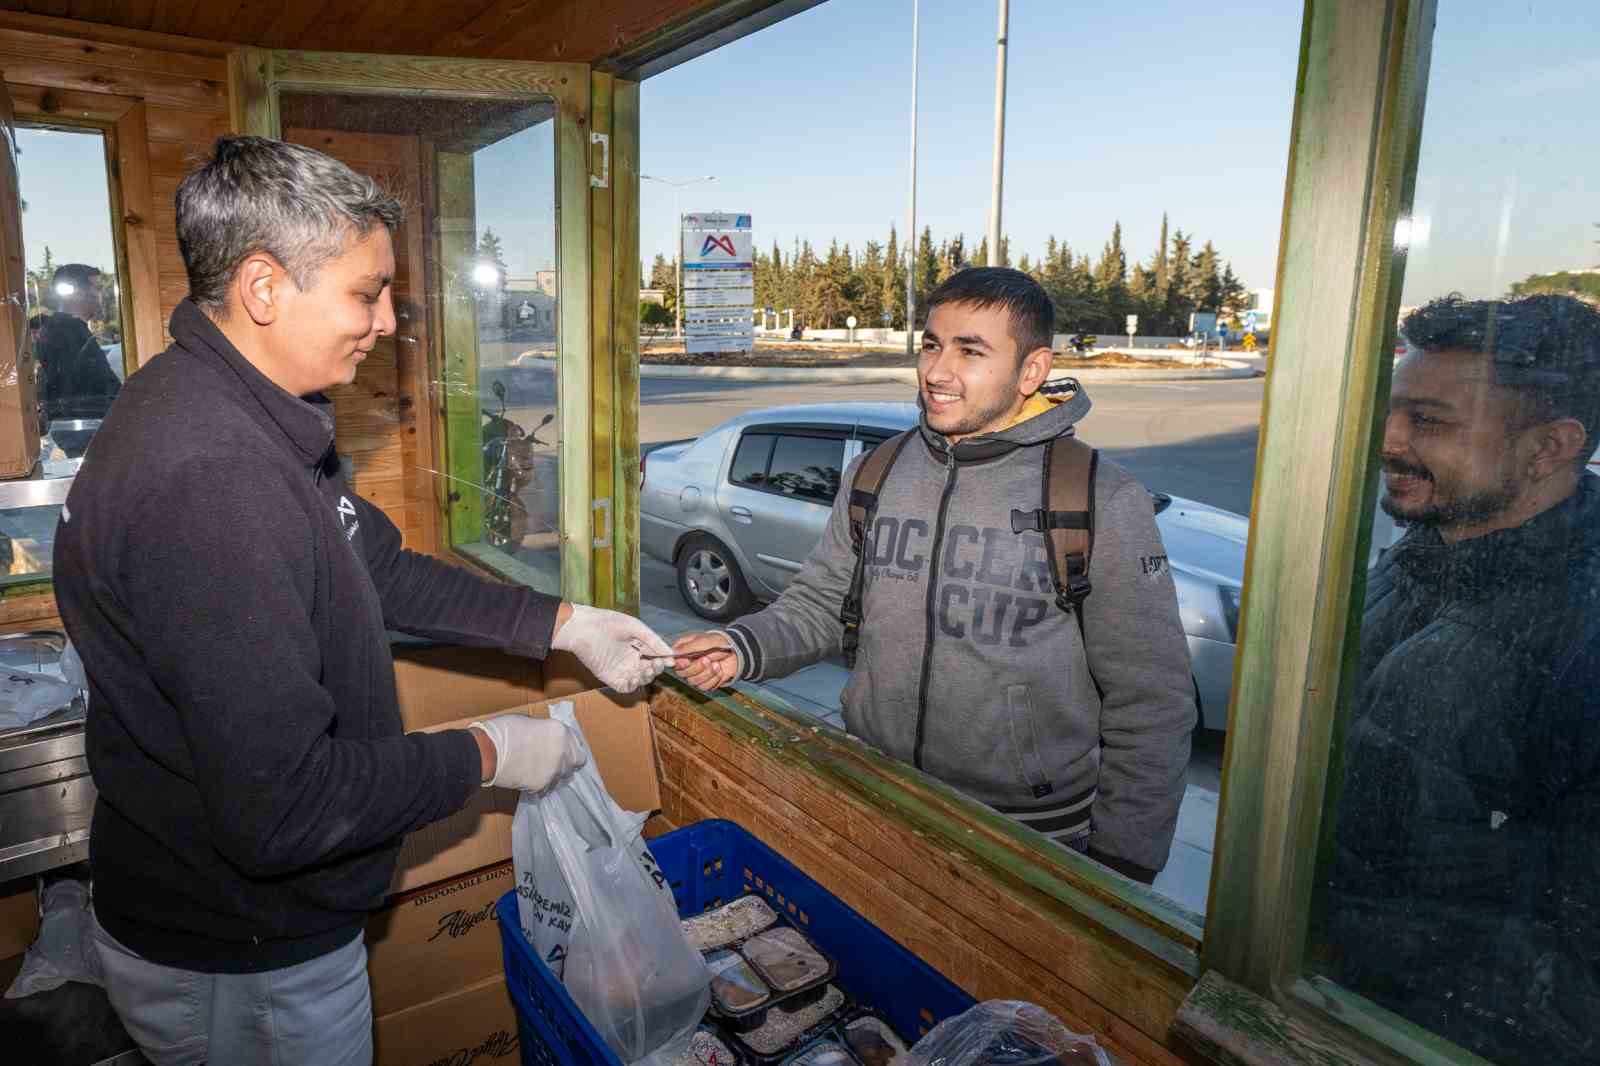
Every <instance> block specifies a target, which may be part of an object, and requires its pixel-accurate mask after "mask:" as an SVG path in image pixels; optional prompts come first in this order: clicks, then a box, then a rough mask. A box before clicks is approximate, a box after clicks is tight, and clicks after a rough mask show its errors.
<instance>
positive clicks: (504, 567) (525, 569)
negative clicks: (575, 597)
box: [455, 541, 561, 594]
mask: <svg viewBox="0 0 1600 1066" xmlns="http://www.w3.org/2000/svg"><path fill="white" fill-rule="evenodd" d="M455 551H456V554H457V555H460V556H461V557H462V558H464V559H466V560H468V561H469V562H471V563H473V564H474V565H476V566H477V567H479V568H480V569H482V570H486V571H488V572H489V573H490V574H493V575H494V576H495V577H500V578H504V579H505V580H507V581H510V582H512V583H513V584H517V585H526V586H527V587H529V588H531V589H538V590H539V591H541V592H550V591H551V590H553V589H554V588H555V587H556V583H557V582H559V581H560V580H561V571H560V569H559V567H558V566H556V565H554V564H552V565H549V566H539V565H538V563H539V562H542V561H544V560H539V559H536V561H535V562H533V563H529V562H524V561H523V560H521V559H518V558H515V557H514V556H510V555H507V554H506V553H505V552H503V551H501V550H500V549H499V548H493V547H490V546H489V545H488V544H485V543H483V542H482V541H479V542H477V543H475V544H458V545H456V546H455ZM552 594H553V593H552Z"/></svg>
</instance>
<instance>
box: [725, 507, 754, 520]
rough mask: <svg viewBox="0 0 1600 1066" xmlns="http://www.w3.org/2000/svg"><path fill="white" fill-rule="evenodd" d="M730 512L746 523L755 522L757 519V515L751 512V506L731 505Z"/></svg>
mask: <svg viewBox="0 0 1600 1066" xmlns="http://www.w3.org/2000/svg"><path fill="white" fill-rule="evenodd" d="M728 513H729V514H730V515H732V516H733V517H734V518H737V519H738V520H739V521H741V522H745V523H751V522H754V521H755V519H756V516H755V515H753V514H751V513H750V508H748V507H730V508H728Z"/></svg>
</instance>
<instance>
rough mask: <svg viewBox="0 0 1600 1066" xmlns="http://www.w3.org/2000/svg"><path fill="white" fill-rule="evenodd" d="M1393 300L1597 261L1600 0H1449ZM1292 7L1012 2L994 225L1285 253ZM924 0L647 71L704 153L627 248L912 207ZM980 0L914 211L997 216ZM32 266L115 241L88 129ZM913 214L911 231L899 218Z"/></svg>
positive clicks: (532, 206)
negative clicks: (713, 230)
mask: <svg viewBox="0 0 1600 1066" xmlns="http://www.w3.org/2000/svg"><path fill="white" fill-rule="evenodd" d="M1440 8H1441V11H1440V18H1439V26H1438V32H1437V34H1436V37H1435V47H1434V55H1433V72H1432V82H1431V87H1430V92H1429V98H1428V104H1427V118H1426V121H1425V124H1424V134H1423V144H1422V156H1421V165H1420V168H1419V172H1418V178H1417V193H1416V207H1417V214H1418V216H1419V219H1421V220H1423V221H1424V222H1425V223H1426V232H1427V234H1428V237H1427V241H1426V243H1422V244H1418V245H1416V246H1414V247H1413V249H1412V255H1411V258H1410V263H1409V266H1408V269H1407V277H1406V286H1405V294H1404V300H1405V302H1407V303H1417V302H1421V301H1422V300H1424V299H1427V298H1428V297H1429V296H1432V295H1437V294H1438V293H1440V292H1444V291H1448V290H1450V289H1459V290H1461V291H1464V292H1466V293H1467V294H1468V295H1474V296H1486V295H1497V294H1499V293H1501V292H1503V291H1504V290H1505V287H1506V286H1507V285H1508V284H1510V283H1511V282H1513V281H1516V280H1519V279H1521V278H1523V277H1525V276H1526V275H1528V274H1530V273H1534V272H1537V271H1548V270H1559V269H1571V268H1576V267H1585V266H1593V265H1595V264H1596V263H1597V262H1600V247H1597V246H1596V245H1595V244H1594V243H1593V242H1594V240H1595V238H1596V237H1597V236H1600V230H1596V229H1594V227H1593V226H1592V225H1591V223H1593V222H1600V138H1596V137H1595V136H1594V128H1595V124H1594V107H1595V103H1594V101H1595V98H1596V93H1595V89H1596V86H1600V59H1597V58H1596V57H1597V56H1600V20H1596V19H1595V18H1594V17H1593V15H1594V10H1593V0H1539V2H1538V3H1536V4H1531V5H1520V4H1519V5H1513V6H1510V7H1500V6H1496V5H1491V6H1489V7H1487V8H1485V7H1483V6H1482V5H1473V4H1470V3H1464V2H1462V0H1445V2H1444V3H1442V4H1441V5H1440ZM1300 14H1301V8H1300V5H1299V4H1298V3H1295V2H1293V0H1231V2H1230V3H1228V4H1225V5H1217V4H1199V3H1194V2H1192V0H1139V2H1138V3H1135V4H1123V5H1102V4H1069V3H1062V2H1059V0H1015V2H1014V3H1013V4H1012V5H1011V34H1010V53H1011V61H1010V79H1009V108H1008V111H1009V114H1008V123H1007V129H1006V148H1007V151H1006V196H1005V206H1004V210H1005V229H1006V232H1007V233H1008V234H1009V235H1010V236H1011V237H1012V242H1013V253H1014V254H1017V253H1020V252H1028V253H1029V254H1030V255H1035V256H1036V255H1037V254H1038V253H1039V252H1040V251H1041V250H1042V248H1043V246H1044V241H1045V238H1046V237H1047V236H1048V235H1050V234H1052V233H1053V234H1055V235H1056V236H1057V237H1059V238H1063V239H1065V240H1067V241H1068V242H1069V243H1070V244H1071V245H1072V247H1073V248H1074V249H1075V250H1077V251H1081V252H1088V253H1089V254H1090V255H1098V254H1099V251H1100V248H1101V245H1102V244H1103V243H1104V242H1105V239H1106V236H1107V234H1108V233H1109V232H1110V228H1111V223H1112V222H1113V221H1114V220H1117V219H1120V220H1121V222H1122V225H1123V233H1124V239H1125V244H1126V247H1127V248H1128V251H1129V254H1130V255H1131V256H1133V257H1136V258H1139V259H1144V258H1147V257H1148V256H1149V255H1150V253H1151V252H1152V251H1153V250H1154V246H1155V241H1156V235H1157V232H1158V229H1159V226H1160V222H1161V213H1162V211H1167V212H1169V213H1170V215H1171V218H1172V223H1173V225H1174V226H1177V227H1181V228H1183V229H1184V230H1186V231H1188V232H1190V233H1192V234H1194V235H1195V236H1196V237H1198V238H1199V239H1200V240H1206V239H1210V240H1213V241H1215V242H1216V244H1217V247H1218V249H1219V250H1220V251H1221V252H1222V254H1223V255H1224V257H1225V258H1227V259H1229V260H1231V261H1232V263H1233V265H1234V268H1235V270H1236V271H1237V272H1238V273H1239V275H1240V277H1241V278H1242V279H1243V280H1244V281H1245V283H1246V284H1247V285H1249V286H1251V287H1262V288H1265V287H1268V286H1270V285H1271V284H1272V275H1273V270H1274V268H1275V263H1276V257H1277V238H1278V227H1279V223H1280V220H1281V212H1282V198H1283V179H1284V167H1285V160H1286V155H1287V150H1288V135H1289V122H1290V111H1291V107H1292V103H1293V90H1294V78H1295V64H1296V61H1297V55H1298V43H1299V33H1300ZM910 28H911V0H830V2H829V3H826V4H823V5H821V6H820V7H817V8H814V9H812V10H810V11H806V12H803V13H801V14H799V15H796V16H794V17H792V18H790V19H787V20H785V21H783V22H781V23H778V24H777V25H775V26H773V27H770V28H768V29H767V30H764V31H762V32H761V33H758V34H755V35H753V36H751V37H748V38H746V39H744V40H741V41H737V42H735V43H733V44H731V45H728V46H726V47H724V48H721V49H718V50H717V51H715V52H713V53H711V54H709V55H706V56H703V57H701V58H699V59H696V60H693V61H691V62H689V63H687V64H684V65H683V66H681V67H678V68H676V69H674V70H671V71H668V72H666V73H664V74H661V75H658V76H657V77H655V78H652V79H650V80H648V81H647V82H645V84H644V87H643V90H642V102H641V106H642V111H643V144H642V168H643V170H644V172H645V173H647V174H655V175H658V176H661V177H667V178H675V179H676V178H685V177H694V176H698V175H704V174H715V175H716V177H717V180H716V181H715V182H714V183H711V184H701V185H696V186H692V187H690V188H686V189H684V190H683V191H682V193H681V194H680V195H679V196H678V197H677V198H676V200H675V197H674V192H673V190H672V189H670V188H667V187H665V186H662V185H659V184H656V183H653V182H645V183H643V187H642V189H641V197H642V204H641V208H642V210H641V219H642V221H641V233H640V239H641V249H640V250H641V253H642V255H643V257H644V259H645V261H646V263H647V264H648V262H649V260H650V259H651V258H652V257H653V256H654V255H655V254H656V253H657V252H663V253H666V254H668V255H669V256H670V254H671V253H672V248H673V233H674V225H675V218H676V210H677V207H678V206H679V205H681V207H682V209H683V210H686V211H698V210H737V211H745V212H750V213H751V214H753V216H754V220H755V227H756V238H757V242H758V245H759V246H760V247H762V248H770V247H771V246H772V243H773V242H774V240H776V241H777V242H778V244H779V245H780V246H782V247H783V248H785V249H788V248H789V247H790V245H791V244H792V242H793V241H794V239H795V238H796V237H797V236H798V237H802V238H805V239H809V240H811V241H812V242H813V244H816V245H819V246H821V249H820V250H825V247H826V244H827V242H828V241H829V240H830V239H831V238H833V237H838V238H839V239H841V240H843V241H848V242H849V243H850V244H851V245H852V246H853V247H854V248H856V249H857V250H859V249H860V248H861V247H862V245H863V244H864V243H865V242H866V241H867V240H868V239H877V240H882V239H884V238H885V237H886V236H887V233H888V229H889V225H890V224H891V223H893V224H894V225H895V226H897V227H899V228H900V229H902V230H903V229H904V226H905V214H906V178H907V174H906V171H907V152H908V144H907V139H908V120H909V115H908V105H909V88H910V86H909V81H910V47H909V45H910ZM994 33H995V5H994V4H993V3H992V2H982V0H923V4H922V49H921V56H922V61H921V75H922V86H921V93H920V100H921V105H920V106H921V116H920V118H921V121H920V128H921V134H920V151H919V157H920V163H919V174H918V178H919V197H918V225H919V228H920V226H921V225H923V224H926V225H929V226H931V227H932V228H933V231H934V233H935V235H936V237H937V238H943V237H948V236H951V235H953V234H955V233H965V234H966V236H967V239H968V241H969V243H970V245H971V246H972V247H974V248H975V247H976V245H977V242H978V239H979V238H980V237H981V236H982V235H983V233H984V232H985V231H986V229H987V225H988V211H989V174H990V150H991V138H992V131H993V127H992V116H993V103H994ZM550 132H551V131H550V128H549V127H548V126H545V127H542V128H540V129H536V130H533V131H529V132H528V133H526V134H523V135H519V136H518V137H516V138H513V139H512V140H511V141H509V142H506V143H504V144H502V145H500V146H496V148H493V149H490V150H488V151H486V152H484V153H482V156H481V157H480V160H479V164H480V165H479V179H480V182H479V184H480V196H479V208H480V213H481V217H480V220H479V221H480V228H481V227H482V225H485V224H487V225H492V226H494V228H495V230H496V231H497V232H500V233H501V234H502V235H503V236H504V237H505V238H506V241H505V243H506V251H507V256H506V258H507V261H508V263H509V265H510V266H511V268H512V270H513V272H515V273H521V272H524V271H528V270H531V269H536V268H541V267H544V266H546V265H548V263H549V262H550V259H551V257H552V256H553V250H554V229H553V227H552V225H551V223H552V220H553V219H552V208H551V207H550V205H551V203H552V202H553V200H552V198H553V193H552V191H551V183H550V178H551V174H552V169H553V161H552V155H551V151H552V147H551V140H550ZM20 143H21V145H22V148H23V156H22V159H21V168H22V178H23V195H24V197H25V198H26V199H28V200H29V201H30V204H31V205H32V206H31V209H30V211H29V212H28V213H27V214H26V215H25V216H24V238H25V241H26V243H27V248H28V261H29V264H30V266H37V265H38V262H39V260H40V258H41V257H42V256H43V251H44V245H45V244H49V245H50V246H51V249H52V251H53V252H54V254H55V256H56V259H57V261H69V260H81V261H87V262H91V263H97V264H109V262H110V260H111V251H110V249H111V243H110V224H109V207H108V201H107V198H106V192H105V183H104V162H103V156H102V155H101V150H100V147H99V145H98V142H97V140H95V139H92V138H88V137H83V136H81V135H69V134H51V133H45V132H32V131H24V132H23V133H22V134H21V137H20ZM903 237H904V234H903V233H902V238H903Z"/></svg>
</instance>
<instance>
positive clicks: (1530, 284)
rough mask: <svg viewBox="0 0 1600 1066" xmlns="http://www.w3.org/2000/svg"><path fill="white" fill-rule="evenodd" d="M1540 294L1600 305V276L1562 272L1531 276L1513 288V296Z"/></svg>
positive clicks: (1569, 271)
mask: <svg viewBox="0 0 1600 1066" xmlns="http://www.w3.org/2000/svg"><path fill="white" fill-rule="evenodd" d="M1539 292H1554V293H1563V294H1565V295H1567V296H1577V297H1579V298H1581V299H1584V300H1588V301H1590V302H1592V303H1600V274H1589V273H1579V272H1575V271H1571V270H1561V271H1557V272H1556V273H1554V274H1530V275H1529V276H1528V277H1526V278H1524V279H1523V280H1521V281H1519V282H1517V283H1516V284H1514V285H1512V286H1511V293H1510V294H1511V295H1512V296H1531V295H1533V294H1534V293H1539Z"/></svg>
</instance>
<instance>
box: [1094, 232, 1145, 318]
mask: <svg viewBox="0 0 1600 1066" xmlns="http://www.w3.org/2000/svg"><path fill="white" fill-rule="evenodd" d="M1094 284H1095V290H1096V291H1097V292H1098V293H1099V294H1100V321H1099V323H1098V325H1097V326H1096V327H1095V328H1096V329H1097V330H1098V332H1101V333H1121V332H1122V329H1123V317H1124V316H1125V315H1127V314H1128V255H1127V253H1126V252H1124V251H1123V249H1122V223H1121V222H1120V221H1119V222H1117V223H1115V224H1114V225H1113V226H1112V227H1111V239H1110V240H1109V241H1107V242H1106V245H1105V248H1104V249H1103V250H1102V251H1101V252H1100V261H1099V262H1098V263H1097V264H1095V268H1094ZM1141 328H1144V329H1145V331H1146V332H1149V330H1148V327H1144V326H1143V324H1142V323H1141Z"/></svg>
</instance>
